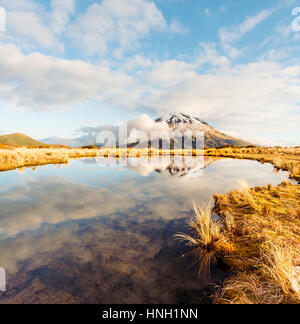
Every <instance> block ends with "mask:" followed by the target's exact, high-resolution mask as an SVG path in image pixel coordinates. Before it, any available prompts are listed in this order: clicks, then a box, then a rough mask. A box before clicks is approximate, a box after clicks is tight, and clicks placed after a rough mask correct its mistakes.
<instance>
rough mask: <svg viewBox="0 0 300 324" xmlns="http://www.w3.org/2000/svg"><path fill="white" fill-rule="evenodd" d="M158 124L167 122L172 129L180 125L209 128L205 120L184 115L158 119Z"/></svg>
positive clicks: (171, 115) (172, 115) (179, 114)
mask: <svg viewBox="0 0 300 324" xmlns="http://www.w3.org/2000/svg"><path fill="white" fill-rule="evenodd" d="M156 122H157V123H161V122H166V123H167V124H168V125H169V126H170V127H176V126H178V125H182V124H185V125H198V126H202V127H207V126H209V125H208V123H206V122H205V121H204V120H202V119H201V118H198V117H193V116H190V115H188V114H183V113H173V114H168V115H166V116H164V117H161V118H158V119H156Z"/></svg>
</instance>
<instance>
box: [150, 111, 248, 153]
mask: <svg viewBox="0 0 300 324" xmlns="http://www.w3.org/2000/svg"><path fill="white" fill-rule="evenodd" d="M156 122H157V123H166V124H167V125H168V126H169V128H171V129H172V130H174V131H180V132H183V131H202V132H204V134H205V147H219V146H224V145H232V146H242V145H249V144H250V143H248V142H246V141H244V140H241V139H238V138H234V137H232V136H229V135H226V134H224V133H221V132H219V131H217V130H216V129H215V128H213V127H212V126H210V125H209V124H208V123H207V122H205V121H204V120H202V119H200V118H198V117H193V116H190V115H188V114H183V113H173V114H169V115H167V116H164V117H161V118H158V119H156ZM177 140H178V141H180V138H179V139H177ZM185 148H187V147H185Z"/></svg>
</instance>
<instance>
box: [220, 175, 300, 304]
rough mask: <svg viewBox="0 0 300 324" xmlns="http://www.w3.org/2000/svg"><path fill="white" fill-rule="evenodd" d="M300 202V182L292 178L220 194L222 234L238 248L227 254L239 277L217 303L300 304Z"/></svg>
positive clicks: (226, 286)
mask: <svg viewBox="0 0 300 324" xmlns="http://www.w3.org/2000/svg"><path fill="white" fill-rule="evenodd" d="M299 206H300V186H299V185H293V184H290V183H289V182H287V181H283V182H282V183H281V184H280V185H279V186H277V187H273V186H272V185H269V186H267V187H257V188H249V190H241V191H233V192H231V193H229V194H226V195H215V210H216V211H217V213H218V214H219V215H220V216H221V217H222V220H223V224H225V225H226V226H224V228H226V230H224V231H222V233H221V235H222V236H223V237H225V238H226V239H227V241H228V243H230V242H231V243H232V244H233V246H234V247H235V249H234V250H233V252H232V253H227V254H224V255H223V258H224V260H225V262H226V263H227V264H228V265H229V266H230V267H231V268H232V270H233V271H234V272H235V276H234V277H232V278H230V279H228V280H226V281H225V282H224V285H223V287H222V288H221V289H220V291H219V294H218V295H217V296H216V298H215V302H217V303H246V304H268V303H270V304H273V303H276V304H280V303H300V267H299V266H300V210H299ZM228 217H229V220H228ZM228 224H229V225H228ZM231 224H233V225H231ZM215 246H216V245H215Z"/></svg>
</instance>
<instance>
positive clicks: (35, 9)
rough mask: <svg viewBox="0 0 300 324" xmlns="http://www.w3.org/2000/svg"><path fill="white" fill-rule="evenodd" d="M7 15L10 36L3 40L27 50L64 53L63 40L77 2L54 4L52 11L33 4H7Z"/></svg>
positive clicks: (10, 0)
mask: <svg viewBox="0 0 300 324" xmlns="http://www.w3.org/2000/svg"><path fill="white" fill-rule="evenodd" d="M1 5H2V6H3V7H4V8H5V9H6V12H7V32H6V33H5V34H2V35H1V38H2V39H3V40H5V41H7V42H12V43H15V44H17V45H21V46H22V47H23V48H25V49H32V48H39V49H41V48H45V49H52V50H56V51H59V52H61V51H63V48H64V46H63V45H62V43H61V42H60V40H59V37H60V36H61V33H62V32H63V31H64V29H65V27H66V25H67V24H68V22H69V18H70V15H71V14H72V13H73V12H74V9H75V0H64V1H60V0H52V1H51V7H52V11H51V12H47V11H46V10H45V8H44V7H43V6H41V5H39V4H38V3H36V2H34V1H31V0H3V3H2V4H1Z"/></svg>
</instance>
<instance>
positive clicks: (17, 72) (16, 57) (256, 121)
mask: <svg viewBox="0 0 300 324" xmlns="http://www.w3.org/2000/svg"><path fill="white" fill-rule="evenodd" d="M4 20H5V30H4V28H3V25H4V23H3V22H4ZM1 26H2V28H1ZM299 53H300V0H244V1H240V0H222V1H221V0H98V1H95V0H0V116H1V120H0V133H2V134H7V133H13V132H21V133H24V134H27V135H28V136H31V137H34V138H36V139H44V138H47V137H54V136H55V137H59V138H67V139H72V138H76V137H78V136H81V135H82V134H84V132H85V131H86V130H87V129H91V128H93V127H94V128H96V127H98V126H99V125H103V124H118V123H120V122H122V121H127V120H135V119H137V118H138V117H139V116H140V115H143V114H146V115H148V116H150V117H151V118H153V119H155V118H158V117H160V116H163V115H165V114H167V113H170V112H183V113H189V114H191V115H194V116H197V117H201V118H202V119H204V120H205V121H207V122H208V123H210V124H211V125H212V126H214V127H215V128H217V129H218V130H220V131H223V132H225V133H227V134H229V135H233V136H236V137H240V138H243V139H246V140H249V141H251V142H255V143H258V144H264V145H299V144H300V130H299V125H300V56H299Z"/></svg>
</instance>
